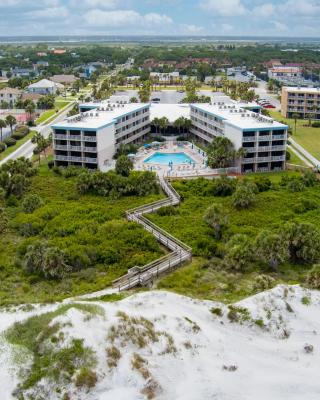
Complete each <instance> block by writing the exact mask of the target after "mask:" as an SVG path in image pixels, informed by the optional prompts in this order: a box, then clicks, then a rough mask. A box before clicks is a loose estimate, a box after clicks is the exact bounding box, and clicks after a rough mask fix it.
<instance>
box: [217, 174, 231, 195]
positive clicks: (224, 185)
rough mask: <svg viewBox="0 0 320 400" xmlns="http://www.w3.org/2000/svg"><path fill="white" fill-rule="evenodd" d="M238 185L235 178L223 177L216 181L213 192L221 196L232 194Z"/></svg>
mask: <svg viewBox="0 0 320 400" xmlns="http://www.w3.org/2000/svg"><path fill="white" fill-rule="evenodd" d="M235 187H236V181H235V179H230V178H227V177H221V178H219V179H216V180H215V181H214V187H213V194H214V195H215V196H219V197H225V196H231V195H232V194H233V193H234V191H235Z"/></svg>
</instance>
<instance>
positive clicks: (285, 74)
mask: <svg viewBox="0 0 320 400" xmlns="http://www.w3.org/2000/svg"><path fill="white" fill-rule="evenodd" d="M301 76H302V68H301V67H298V66H290V65H281V66H274V67H273V68H270V69H269V70H268V77H269V79H276V80H278V79H279V78H280V79H283V78H301Z"/></svg>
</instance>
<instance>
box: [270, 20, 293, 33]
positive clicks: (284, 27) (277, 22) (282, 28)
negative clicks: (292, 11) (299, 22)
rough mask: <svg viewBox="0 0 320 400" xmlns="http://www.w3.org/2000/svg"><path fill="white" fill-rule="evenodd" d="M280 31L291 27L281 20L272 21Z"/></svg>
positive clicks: (285, 30)
mask: <svg viewBox="0 0 320 400" xmlns="http://www.w3.org/2000/svg"><path fill="white" fill-rule="evenodd" d="M270 22H271V23H272V24H273V26H274V28H275V29H276V31H277V32H278V33H283V32H287V31H288V30H289V28H288V27H287V25H286V24H284V23H283V22H280V21H270Z"/></svg>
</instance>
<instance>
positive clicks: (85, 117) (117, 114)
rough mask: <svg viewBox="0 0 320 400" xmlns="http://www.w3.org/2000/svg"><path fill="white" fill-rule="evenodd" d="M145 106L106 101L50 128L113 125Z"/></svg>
mask: <svg viewBox="0 0 320 400" xmlns="http://www.w3.org/2000/svg"><path fill="white" fill-rule="evenodd" d="M145 107H149V104H142V103H139V104H136V103H131V104H115V103H108V104H106V105H104V104H101V103H100V105H97V108H95V109H93V110H90V111H86V112H83V113H80V114H77V115H74V116H72V117H69V118H66V119H65V120H64V121H61V122H59V123H58V124H55V125H52V128H56V129H68V128H75V129H77V128H78V129H100V128H104V127H106V126H108V125H113V124H115V123H116V122H117V120H118V119H119V118H121V117H123V116H125V115H127V114H131V113H132V112H135V111H139V110H141V109H143V108H145Z"/></svg>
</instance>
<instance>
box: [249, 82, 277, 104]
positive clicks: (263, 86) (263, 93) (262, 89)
mask: <svg viewBox="0 0 320 400" xmlns="http://www.w3.org/2000/svg"><path fill="white" fill-rule="evenodd" d="M257 84H258V87H257V88H254V91H255V92H256V94H258V95H259V97H260V98H261V99H266V100H268V101H269V102H270V103H271V104H272V105H274V106H275V107H276V109H277V110H280V108H281V104H280V101H279V100H278V98H277V95H276V94H272V93H269V92H268V90H267V82H265V81H257Z"/></svg>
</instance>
